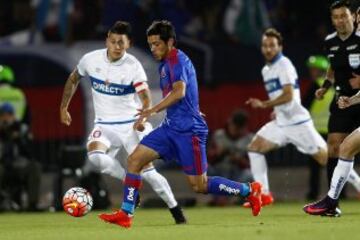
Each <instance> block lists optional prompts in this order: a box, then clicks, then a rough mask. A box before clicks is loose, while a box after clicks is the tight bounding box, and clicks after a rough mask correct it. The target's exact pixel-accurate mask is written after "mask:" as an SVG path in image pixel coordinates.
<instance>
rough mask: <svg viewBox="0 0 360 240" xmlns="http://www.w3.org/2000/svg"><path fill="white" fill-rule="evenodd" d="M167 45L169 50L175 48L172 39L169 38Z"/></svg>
mask: <svg viewBox="0 0 360 240" xmlns="http://www.w3.org/2000/svg"><path fill="white" fill-rule="evenodd" d="M167 45H168V47H169V48H172V47H174V46H175V40H174V39H173V38H169V40H168V42H167Z"/></svg>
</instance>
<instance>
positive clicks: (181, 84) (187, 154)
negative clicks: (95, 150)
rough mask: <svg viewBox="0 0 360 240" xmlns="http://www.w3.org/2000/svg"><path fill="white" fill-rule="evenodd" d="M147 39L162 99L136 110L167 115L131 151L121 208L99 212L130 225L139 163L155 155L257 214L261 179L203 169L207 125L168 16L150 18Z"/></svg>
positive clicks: (197, 187)
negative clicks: (244, 179)
mask: <svg viewBox="0 0 360 240" xmlns="http://www.w3.org/2000/svg"><path fill="white" fill-rule="evenodd" d="M147 41H148V43H149V46H150V49H151V52H152V54H153V56H154V58H155V59H156V60H158V61H160V66H159V73H160V87H161V90H162V93H163V99H162V100H161V101H160V102H159V103H158V104H157V105H155V106H153V107H152V108H150V109H147V110H139V114H138V115H139V119H138V122H140V123H141V122H143V121H145V120H146V119H147V118H148V117H150V116H152V115H155V114H157V113H159V112H161V111H163V110H166V117H165V119H164V120H163V122H162V124H161V125H160V126H159V127H158V128H156V129H155V130H154V131H152V132H151V133H150V134H149V135H147V136H146V137H144V138H143V140H142V141H141V142H140V144H139V145H138V146H137V148H136V149H135V151H134V152H133V153H132V154H131V155H130V156H129V159H128V172H127V174H126V178H125V186H124V196H123V203H122V206H121V209H120V210H118V211H115V212H113V213H111V214H101V215H100V216H99V217H100V218H101V219H102V220H104V221H105V222H109V223H113V224H117V225H120V226H122V227H126V228H128V227H130V226H131V223H132V218H133V214H134V209H135V200H136V197H137V195H138V191H139V188H140V187H141V176H140V172H141V169H142V168H143V166H145V165H146V164H148V163H150V162H152V161H154V160H155V159H158V158H162V159H164V160H165V161H170V160H175V161H176V162H177V163H178V164H179V165H180V166H181V167H182V169H183V171H184V172H185V174H186V175H187V180H188V182H189V183H190V185H191V187H192V189H193V190H194V191H195V192H197V193H203V194H214V195H227V196H240V197H245V198H246V199H247V200H248V201H249V202H250V204H251V207H252V213H253V215H254V216H257V215H258V214H259V213H260V210H261V184H260V183H258V182H253V183H239V182H234V181H231V180H228V179H226V178H222V177H208V176H207V174H206V171H207V159H206V149H205V148H206V138H207V134H208V127H207V124H206V122H205V120H204V118H203V117H202V115H201V113H200V110H199V96H198V86H197V79H196V72H195V68H194V66H193V64H192V62H191V60H190V59H189V58H188V56H187V55H186V54H185V53H184V52H182V51H181V50H179V49H177V48H176V47H175V45H176V35H175V30H174V27H173V26H172V24H171V23H170V22H169V21H155V22H153V23H152V24H151V26H150V27H149V28H148V30H147Z"/></svg>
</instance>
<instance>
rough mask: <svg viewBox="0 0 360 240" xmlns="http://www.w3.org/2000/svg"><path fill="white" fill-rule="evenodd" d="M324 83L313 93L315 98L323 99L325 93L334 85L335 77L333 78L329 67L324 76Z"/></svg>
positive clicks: (332, 72)
mask: <svg viewBox="0 0 360 240" xmlns="http://www.w3.org/2000/svg"><path fill="white" fill-rule="evenodd" d="M325 79H326V80H325V82H324V84H323V85H322V86H321V87H320V88H319V89H318V90H316V92H315V97H316V98H317V99H323V97H324V95H325V93H326V92H327V90H328V89H329V88H330V87H331V86H332V85H334V82H335V77H334V70H333V69H332V68H331V66H330V67H329V68H328V70H327V71H326V76H325Z"/></svg>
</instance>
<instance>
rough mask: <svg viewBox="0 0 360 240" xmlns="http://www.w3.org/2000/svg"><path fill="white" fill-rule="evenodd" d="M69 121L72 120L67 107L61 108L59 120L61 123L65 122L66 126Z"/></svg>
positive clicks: (68, 124)
mask: <svg viewBox="0 0 360 240" xmlns="http://www.w3.org/2000/svg"><path fill="white" fill-rule="evenodd" d="M71 121H72V119H71V115H70V113H69V112H68V110H67V109H61V110H60V122H61V123H62V124H65V125H66V126H70V124H71Z"/></svg>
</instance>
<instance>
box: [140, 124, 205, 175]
mask: <svg viewBox="0 0 360 240" xmlns="http://www.w3.org/2000/svg"><path fill="white" fill-rule="evenodd" d="M206 138H207V134H204V135H201V136H199V135H194V134H193V133H178V132H175V131H173V130H171V129H170V128H169V127H167V126H164V125H162V126H160V127H158V128H156V129H155V130H153V131H152V132H150V133H149V134H148V135H147V136H145V137H144V138H143V139H142V140H141V142H140V144H142V145H144V146H146V147H149V148H151V149H153V150H154V151H156V152H157V153H158V154H159V155H160V157H161V158H162V159H163V160H164V161H172V160H175V161H176V162H177V163H178V164H179V165H180V166H181V167H182V169H183V171H184V172H185V173H186V174H187V175H202V174H203V173H205V172H206V171H207V167H208V165H207V158H206Z"/></svg>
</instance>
